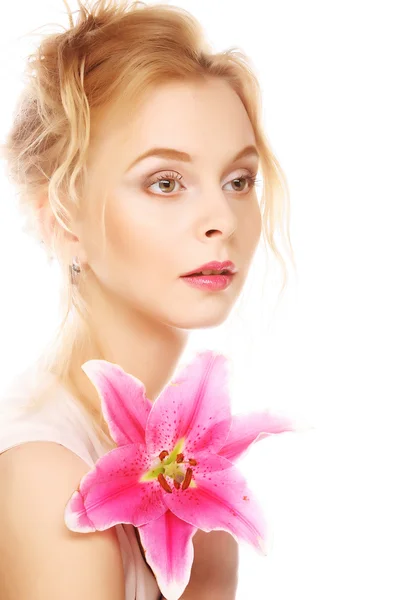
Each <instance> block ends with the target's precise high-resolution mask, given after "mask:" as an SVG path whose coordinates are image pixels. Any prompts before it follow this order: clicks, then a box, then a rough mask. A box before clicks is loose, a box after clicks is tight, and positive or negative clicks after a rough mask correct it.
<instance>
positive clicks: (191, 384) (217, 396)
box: [146, 351, 231, 455]
mask: <svg viewBox="0 0 419 600" xmlns="http://www.w3.org/2000/svg"><path fill="white" fill-rule="evenodd" d="M228 367H229V362H228V360H227V359H226V357H225V356H223V355H222V354H217V353H215V352H212V351H205V352H201V353H198V354H197V356H196V358H195V359H194V360H193V361H192V362H191V363H190V364H188V365H187V366H186V367H185V368H184V369H183V370H182V371H181V372H180V374H179V375H178V376H177V377H176V378H175V379H173V381H171V382H170V383H169V384H168V385H167V386H166V387H165V389H164V390H163V392H162V393H161V394H160V396H159V397H158V398H157V399H156V400H155V402H154V403H153V406H152V408H151V411H150V415H149V418H148V421H147V427H146V443H147V448H148V451H149V452H150V454H152V455H156V454H158V453H159V452H161V451H162V450H168V452H171V450H172V449H173V447H174V446H175V445H176V443H177V442H178V440H180V439H181V438H184V439H185V446H184V451H185V452H188V453H189V454H193V453H194V452H199V451H200V450H204V449H205V450H207V451H209V452H217V450H218V449H219V448H221V447H222V446H223V444H224V443H225V441H226V439H227V435H228V432H229V430H230V424H231V411H230V396H229V389H228V387H229V385H228V374H229V373H228V371H229V369H228Z"/></svg>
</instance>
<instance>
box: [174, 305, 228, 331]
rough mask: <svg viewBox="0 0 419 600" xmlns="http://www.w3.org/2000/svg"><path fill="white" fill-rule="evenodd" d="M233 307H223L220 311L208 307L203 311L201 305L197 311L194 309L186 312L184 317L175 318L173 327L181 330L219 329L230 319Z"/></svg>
mask: <svg viewBox="0 0 419 600" xmlns="http://www.w3.org/2000/svg"><path fill="white" fill-rule="evenodd" d="M231 308H232V307H228V308H227V307H225V306H224V307H222V308H219V309H218V310H217V309H216V308H213V309H211V308H210V307H208V306H207V307H206V310H205V311H204V310H203V306H202V305H201V306H200V307H199V308H197V309H196V310H195V311H194V310H193V309H192V307H191V310H189V311H185V313H184V316H182V317H181V316H180V315H179V316H178V317H177V318H173V320H172V325H173V326H174V327H178V328H179V329H208V328H211V327H217V326H218V325H222V324H223V323H224V322H225V321H226V320H227V318H228V316H229V314H230V312H231Z"/></svg>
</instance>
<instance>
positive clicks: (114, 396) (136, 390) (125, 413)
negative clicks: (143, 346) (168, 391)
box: [81, 359, 153, 446]
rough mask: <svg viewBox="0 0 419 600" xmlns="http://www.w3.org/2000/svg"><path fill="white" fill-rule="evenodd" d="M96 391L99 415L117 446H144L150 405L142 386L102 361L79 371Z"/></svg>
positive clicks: (89, 361) (88, 364)
mask: <svg viewBox="0 0 419 600" xmlns="http://www.w3.org/2000/svg"><path fill="white" fill-rule="evenodd" d="M81 368H82V369H83V371H84V372H85V373H86V375H87V376H88V378H89V379H90V381H91V382H92V383H93V385H94V386H95V388H96V389H97V391H98V393H99V396H100V399H101V403H102V412H103V415H104V417H105V419H106V422H107V423H108V426H109V432H110V434H111V436H112V439H113V440H114V441H115V442H116V443H117V444H118V446H124V445H125V444H133V443H135V442H142V443H143V444H144V443H145V428H146V423H147V419H148V415H149V413H150V410H151V407H152V405H153V403H152V402H151V400H149V399H148V398H147V397H146V393H145V387H144V384H143V383H142V382H141V381H140V380H139V379H137V378H136V377H134V376H133V375H130V374H129V373H126V372H125V371H124V370H123V369H122V367H120V366H119V365H117V364H114V363H111V362H108V361H106V360H96V359H94V360H88V361H87V362H85V363H84V364H83V365H82V367H81Z"/></svg>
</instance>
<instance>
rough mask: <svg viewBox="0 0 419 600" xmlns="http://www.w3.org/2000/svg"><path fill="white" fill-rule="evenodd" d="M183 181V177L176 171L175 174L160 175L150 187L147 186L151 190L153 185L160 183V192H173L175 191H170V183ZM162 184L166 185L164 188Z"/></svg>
mask: <svg viewBox="0 0 419 600" xmlns="http://www.w3.org/2000/svg"><path fill="white" fill-rule="evenodd" d="M181 179H182V175H179V173H175V172H174V171H173V172H172V171H171V172H170V173H163V174H162V175H159V176H158V177H155V179H154V181H152V182H151V183H150V185H149V186H147V187H148V188H151V186H152V185H155V184H156V183H158V184H159V186H158V187H159V189H160V191H165V192H173V189H169V188H170V181H178V182H179V181H180V180H181ZM161 182H163V183H164V187H163V188H162V187H161V185H160V183H161ZM168 184H169V185H168ZM163 195H164V194H163ZM166 195H167V194H166Z"/></svg>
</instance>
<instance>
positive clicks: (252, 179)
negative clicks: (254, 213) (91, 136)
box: [147, 171, 260, 196]
mask: <svg viewBox="0 0 419 600" xmlns="http://www.w3.org/2000/svg"><path fill="white" fill-rule="evenodd" d="M171 179H175V180H176V181H180V180H181V179H183V176H182V175H179V173H176V172H174V171H169V172H167V173H163V174H162V175H159V176H158V177H156V178H155V179H154V181H152V182H151V183H150V184H149V185H148V186H147V188H150V187H151V186H152V185H154V184H155V183H157V182H158V181H163V180H171ZM242 179H244V180H245V181H247V183H248V186H249V189H248V190H247V192H237V193H238V194H246V193H249V192H250V190H251V189H252V188H253V187H255V186H256V184H258V183H259V182H260V179H258V178H257V176H256V173H251V174H250V175H241V176H240V177H235V178H234V179H232V180H231V181H236V180H242ZM228 183H230V182H228ZM157 196H170V194H166V193H163V194H157Z"/></svg>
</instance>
